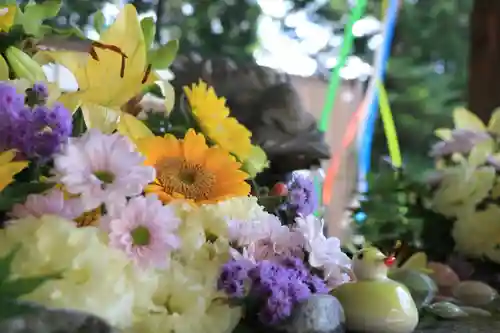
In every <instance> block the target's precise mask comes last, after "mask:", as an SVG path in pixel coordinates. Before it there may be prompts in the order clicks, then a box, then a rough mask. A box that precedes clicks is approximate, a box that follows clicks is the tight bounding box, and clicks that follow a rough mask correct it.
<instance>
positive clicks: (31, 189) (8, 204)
mask: <svg viewBox="0 0 500 333" xmlns="http://www.w3.org/2000/svg"><path fill="white" fill-rule="evenodd" d="M53 186H54V184H51V183H16V182H14V183H12V184H10V185H9V186H7V187H6V188H5V189H4V190H3V191H2V192H0V211H9V210H10V209H11V208H12V206H14V205H15V204H17V203H22V202H24V201H25V200H26V197H27V196H28V195H30V194H37V193H42V192H44V191H46V190H48V189H50V188H52V187H53Z"/></svg>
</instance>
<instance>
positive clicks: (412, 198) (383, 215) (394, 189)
mask: <svg viewBox="0 0 500 333" xmlns="http://www.w3.org/2000/svg"><path fill="white" fill-rule="evenodd" d="M368 184H369V191H368V192H367V193H365V194H364V196H363V200H361V207H360V208H359V209H357V210H355V211H354V214H356V213H358V212H363V213H365V214H366V216H367V218H366V219H365V220H364V221H362V222H360V223H359V224H357V229H358V231H359V233H360V234H362V235H363V236H365V238H366V240H367V241H368V242H370V243H373V244H376V245H377V246H381V247H385V246H386V245H388V244H389V246H390V245H392V244H394V241H395V240H401V241H404V242H405V243H408V244H410V245H411V246H415V247H417V248H418V247H420V246H421V233H422V229H423V223H424V221H423V219H422V218H421V216H420V214H419V213H417V211H418V210H420V208H422V207H423V201H422V198H424V197H425V195H426V191H427V189H426V187H425V185H424V184H423V183H422V182H420V181H419V180H418V178H417V177H416V176H414V175H410V174H407V173H406V172H404V171H403V170H398V171H396V172H395V171H394V170H392V169H390V168H385V169H382V170H381V172H380V173H379V174H371V175H370V176H369V179H368Z"/></svg>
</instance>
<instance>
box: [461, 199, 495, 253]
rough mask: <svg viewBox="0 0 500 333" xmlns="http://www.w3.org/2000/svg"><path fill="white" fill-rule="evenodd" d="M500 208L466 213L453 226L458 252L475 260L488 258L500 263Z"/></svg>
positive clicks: (488, 208)
mask: <svg viewBox="0 0 500 333" xmlns="http://www.w3.org/2000/svg"><path fill="white" fill-rule="evenodd" d="M499 221H500V207H499V206H497V205H489V206H488V207H487V208H486V209H485V210H482V211H470V212H464V213H463V214H461V215H460V216H458V219H457V221H456V222H455V223H454V225H453V230H452V235H453V238H454V240H455V244H456V249H457V251H458V252H460V253H462V254H465V255H467V256H470V257H474V258H483V257H487V258H489V259H491V260H493V261H495V262H497V263H500V223H499Z"/></svg>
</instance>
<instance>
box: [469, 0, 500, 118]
mask: <svg viewBox="0 0 500 333" xmlns="http://www.w3.org/2000/svg"><path fill="white" fill-rule="evenodd" d="M470 34H471V35H470V50H469V83H468V94H469V96H468V101H469V109H470V110H471V111H472V112H474V113H475V114H477V115H478V116H479V117H480V118H481V119H482V120H483V121H485V122H486V121H488V120H489V118H490V116H491V114H492V111H493V110H494V109H495V108H497V107H500V1H499V0H475V1H474V7H473V9H472V12H471V14H470Z"/></svg>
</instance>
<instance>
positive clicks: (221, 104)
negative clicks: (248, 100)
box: [184, 80, 252, 161]
mask: <svg viewBox="0 0 500 333" xmlns="http://www.w3.org/2000/svg"><path fill="white" fill-rule="evenodd" d="M184 92H185V93H186V97H187V99H188V101H189V105H190V106H191V109H192V112H193V114H194V117H195V118H196V120H197V121H198V123H199V125H200V127H201V129H202V130H203V132H204V133H205V134H206V135H207V136H208V138H210V139H211V140H212V141H214V142H215V143H216V144H217V145H219V146H220V147H221V148H223V149H225V150H227V151H229V152H230V153H232V154H234V155H235V156H236V157H237V158H238V159H239V160H240V161H245V160H246V159H247V158H248V157H249V156H250V153H251V150H252V143H251V141H250V137H251V136H252V133H251V132H250V131H249V130H248V129H247V128H246V127H245V126H243V125H242V124H240V123H239V122H238V120H236V118H233V117H229V109H228V108H227V107H226V100H225V99H224V98H219V97H217V95H216V94H215V91H214V89H213V88H212V87H208V86H207V84H206V83H205V82H203V81H201V80H200V81H199V82H198V84H193V85H192V87H191V89H190V88H189V87H184Z"/></svg>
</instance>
